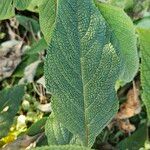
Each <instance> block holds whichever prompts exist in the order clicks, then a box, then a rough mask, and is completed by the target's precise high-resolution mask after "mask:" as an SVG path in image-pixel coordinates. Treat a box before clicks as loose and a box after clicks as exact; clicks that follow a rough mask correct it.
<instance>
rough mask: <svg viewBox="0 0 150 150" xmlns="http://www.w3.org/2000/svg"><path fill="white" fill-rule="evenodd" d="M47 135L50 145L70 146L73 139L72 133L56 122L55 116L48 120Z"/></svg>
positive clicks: (52, 115)
mask: <svg viewBox="0 0 150 150" xmlns="http://www.w3.org/2000/svg"><path fill="white" fill-rule="evenodd" d="M45 134H46V136H47V140H48V144H49V145H66V144H69V143H70V141H71V139H72V133H70V132H69V131H68V130H67V129H66V128H65V127H63V126H62V124H61V123H60V122H58V121H57V120H56V117H55V116H54V114H51V115H50V117H49V118H48V119H47V122H46V125H45Z"/></svg>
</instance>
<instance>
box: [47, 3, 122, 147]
mask: <svg viewBox="0 0 150 150" xmlns="http://www.w3.org/2000/svg"><path fill="white" fill-rule="evenodd" d="M81 8H84V9H81ZM64 13H65V14H67V16H66V17H62V14H64ZM82 18H85V19H82ZM106 35H107V36H106ZM58 41H59V42H58ZM56 50H57V51H56ZM47 53H48V54H47V58H46V62H45V77H46V82H47V89H48V90H49V91H50V92H52V94H53V98H52V107H53V111H54V114H55V116H56V118H57V120H58V121H60V122H61V123H62V124H63V125H64V126H65V127H66V128H67V129H68V130H69V131H70V132H72V133H73V134H75V135H77V136H79V138H80V139H81V140H82V142H83V144H84V145H86V146H89V147H91V146H92V144H93V143H94V140H95V138H96V136H97V135H98V134H99V133H100V132H101V131H102V129H103V128H104V127H105V126H106V125H107V124H108V122H109V121H110V120H111V119H112V117H113V116H114V114H115V113H116V112H117V109H118V102H117V101H116V99H117V98H116V94H115V90H114V85H115V82H116V80H117V78H118V76H119V72H120V54H119V49H118V42H117V41H116V38H115V36H114V34H113V33H112V32H111V30H110V29H109V27H108V26H107V23H106V22H105V20H104V18H103V17H102V15H101V14H100V12H99V11H98V10H97V8H96V7H95V5H94V4H93V3H92V2H91V0H88V1H75V0H72V1H71V2H67V3H65V1H64V0H62V1H60V2H59V4H58V12H57V17H56V22H55V28H54V32H53V35H52V38H51V42H50V46H49V49H48V51H47ZM93 60H95V61H93ZM110 83H111V84H110ZM108 89H109V90H108ZM100 110H101V111H100ZM64 116H65V117H64ZM93 118H94V119H93Z"/></svg>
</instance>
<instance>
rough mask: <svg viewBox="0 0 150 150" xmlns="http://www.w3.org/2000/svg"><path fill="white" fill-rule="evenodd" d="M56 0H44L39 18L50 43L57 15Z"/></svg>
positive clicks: (40, 7)
mask: <svg viewBox="0 0 150 150" xmlns="http://www.w3.org/2000/svg"><path fill="white" fill-rule="evenodd" d="M56 7H57V6H56V0H43V3H42V4H41V5H40V6H39V19H40V26H41V30H42V32H43V34H44V38H45V39H46V41H47V42H48V43H49V41H50V38H51V33H52V30H53V27H54V22H55V17H56Z"/></svg>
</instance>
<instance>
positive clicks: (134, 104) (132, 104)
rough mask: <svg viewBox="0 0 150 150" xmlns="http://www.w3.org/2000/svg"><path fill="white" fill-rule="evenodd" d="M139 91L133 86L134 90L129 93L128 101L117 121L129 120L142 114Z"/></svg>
mask: <svg viewBox="0 0 150 150" xmlns="http://www.w3.org/2000/svg"><path fill="white" fill-rule="evenodd" d="M138 96H139V91H138V89H137V88H136V86H135V84H133V89H131V90H129V91H128V94H127V101H126V102H125V103H123V104H122V105H121V106H120V110H119V112H118V114H117V116H116V118H117V119H127V118H130V117H133V116H135V115H137V114H139V113H140V112H141V104H140V100H139V98H138Z"/></svg>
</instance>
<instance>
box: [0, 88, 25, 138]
mask: <svg viewBox="0 0 150 150" xmlns="http://www.w3.org/2000/svg"><path fill="white" fill-rule="evenodd" d="M23 95H24V87H23V86H15V87H13V88H10V89H5V90H3V91H0V138H2V137H4V136H6V135H7V133H8V131H9V128H10V127H11V125H12V123H13V119H14V117H15V115H16V113H17V111H18V109H19V106H20V103H21V101H22V97H23Z"/></svg>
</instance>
